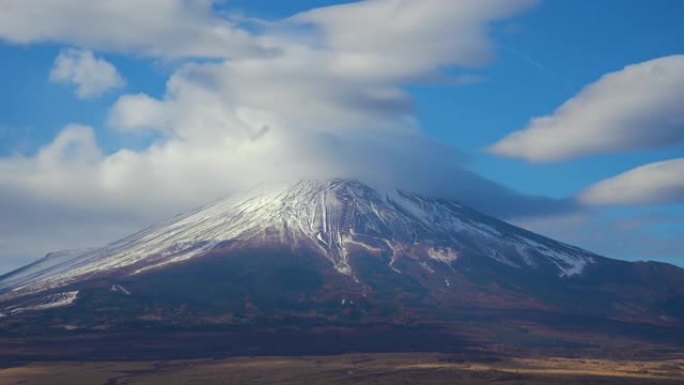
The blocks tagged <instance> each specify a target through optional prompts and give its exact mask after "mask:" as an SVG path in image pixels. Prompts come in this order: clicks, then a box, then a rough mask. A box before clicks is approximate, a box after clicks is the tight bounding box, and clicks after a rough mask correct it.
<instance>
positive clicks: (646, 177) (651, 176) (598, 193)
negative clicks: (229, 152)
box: [580, 158, 684, 205]
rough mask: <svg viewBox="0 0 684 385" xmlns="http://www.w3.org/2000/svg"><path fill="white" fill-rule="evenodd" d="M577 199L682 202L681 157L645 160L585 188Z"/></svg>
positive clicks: (621, 202)
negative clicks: (636, 165) (652, 160)
mask: <svg viewBox="0 0 684 385" xmlns="http://www.w3.org/2000/svg"><path fill="white" fill-rule="evenodd" d="M580 199H581V201H582V202H584V203H587V204H592V205H646V204H662V203H684V158H679V159H672V160H666V161H662V162H657V163H651V164H647V165H645V166H641V167H638V168H635V169H632V170H629V171H627V172H625V173H623V174H620V175H618V176H615V177H613V178H610V179H606V180H604V181H601V182H599V183H597V184H595V185H593V186H591V187H589V188H588V189H587V190H585V191H584V192H583V193H582V194H581V196H580Z"/></svg>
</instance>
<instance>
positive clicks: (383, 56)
mask: <svg viewBox="0 0 684 385" xmlns="http://www.w3.org/2000/svg"><path fill="white" fill-rule="evenodd" d="M536 3H537V1H536V0H509V1H498V0H460V1H443V0H420V1H407V0H369V1H360V2H352V3H346V4H342V5H335V6H330V7H324V8H318V9H314V10H312V11H308V12H304V13H300V14H298V15H295V16H294V17H292V18H291V21H294V22H298V23H311V24H313V25H315V26H316V27H318V28H320V29H321V30H322V32H323V44H324V45H325V46H326V47H328V48H329V49H330V50H331V53H332V55H331V60H330V63H329V65H330V67H331V70H333V71H335V72H337V73H342V74H346V75H348V76H357V77H361V78H367V77H370V78H373V79H378V78H389V79H397V78H407V77H409V78H410V77H414V76H419V75H423V74H425V73H427V72H430V71H434V70H435V69H436V68H439V67H441V66H445V65H459V66H462V67H477V66H480V65H482V64H484V63H486V62H487V61H488V60H489V59H491V56H492V52H491V42H490V40H489V37H488V27H489V23H491V22H493V21H496V20H499V19H504V18H509V17H511V16H514V15H516V14H518V13H520V12H522V11H523V10H525V9H527V8H529V7H531V6H532V5H534V4H536Z"/></svg>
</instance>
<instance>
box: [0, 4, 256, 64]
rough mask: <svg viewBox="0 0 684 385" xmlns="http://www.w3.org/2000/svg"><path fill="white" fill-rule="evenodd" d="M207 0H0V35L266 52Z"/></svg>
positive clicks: (156, 49) (102, 46)
mask: <svg viewBox="0 0 684 385" xmlns="http://www.w3.org/2000/svg"><path fill="white" fill-rule="evenodd" d="M214 3H215V1H212V0H116V1H80V0H32V1H26V0H0V40H5V41H7V42H10V43H17V44H27V43H40V42H55V43H61V44H66V45H70V46H77V47H82V48H89V49H94V50H97V51H116V52H130V53H142V54H144V55H147V56H154V57H164V58H175V57H229V56H238V55H239V56H241V55H247V54H249V55H262V54H268V53H269V48H268V47H265V46H262V45H261V44H260V43H258V42H257V41H256V40H255V39H253V38H252V37H251V36H250V35H249V33H247V32H245V31H243V30H242V29H240V28H239V27H238V26H237V25H236V22H234V21H232V20H230V19H228V18H227V17H222V16H220V15H218V14H217V13H216V12H214V11H213V5H214Z"/></svg>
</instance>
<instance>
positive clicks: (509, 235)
mask: <svg viewBox="0 0 684 385" xmlns="http://www.w3.org/2000/svg"><path fill="white" fill-rule="evenodd" d="M264 245H269V246H270V245H282V246H286V247H308V248H311V249H313V250H315V251H317V252H318V253H319V254H320V255H321V256H322V257H325V258H327V259H328V260H329V261H330V262H331V263H332V265H333V266H334V268H335V269H336V270H337V271H338V272H339V273H341V274H346V275H354V271H353V267H352V265H351V264H350V260H349V253H350V250H359V249H361V250H366V251H367V252H368V253H370V254H373V255H378V256H381V257H386V258H387V260H388V261H389V262H388V263H389V264H390V266H392V265H393V264H394V262H395V261H396V260H397V259H399V258H413V259H417V260H431V261H438V262H441V263H444V264H452V263H453V262H454V261H456V260H458V259H459V258H461V257H463V256H468V257H476V258H489V259H491V260H493V261H496V262H497V263H500V264H502V265H505V266H507V267H509V268H516V269H540V270H541V269H544V270H545V271H553V272H554V274H556V275H557V276H572V275H576V274H580V273H581V272H582V271H583V269H584V267H585V266H587V265H588V264H591V263H594V262H595V260H596V256H594V255H593V254H591V253H588V252H586V251H583V250H580V249H577V248H574V247H571V246H568V245H565V244H562V243H559V242H555V241H552V240H550V239H547V238H544V237H541V236H538V235H535V234H532V233H530V232H528V231H525V230H522V229H519V228H516V227H514V226H511V225H509V224H506V223H504V222H501V221H499V220H496V219H494V218H491V217H488V216H485V215H483V214H480V213H478V212H476V211H474V210H471V209H468V208H466V207H463V206H461V205H459V204H458V203H456V202H453V201H448V200H442V199H433V198H429V197H424V196H421V195H416V194H412V193H408V192H403V191H398V190H383V189H375V188H372V187H370V186H368V185H366V184H363V183H360V182H358V181H350V180H341V179H334V180H329V181H316V180H306V181H300V182H298V183H296V184H294V185H273V186H265V187H260V188H257V189H254V190H251V191H249V192H246V193H244V194H238V195H234V196H231V197H229V198H227V199H225V200H222V201H219V202H217V203H214V204H212V205H208V206H205V207H203V208H201V209H199V210H196V211H194V212H192V213H189V214H186V215H182V216H178V217H176V218H173V219H171V220H169V221H166V222H164V223H162V224H160V225H158V226H155V227H151V228H149V229H146V230H144V231H141V232H139V233H137V234H134V235H132V236H130V237H128V238H125V239H122V240H120V241H118V242H115V243H112V244H110V245H108V246H105V247H103V248H101V249H97V250H90V251H86V252H82V253H73V252H69V253H63V254H59V255H57V256H52V257H46V258H45V259H44V260H41V261H39V262H37V263H34V264H32V265H29V266H27V267H25V268H23V269H20V270H17V271H16V272H13V273H10V274H8V275H6V276H4V277H2V278H0V299H2V297H3V296H4V297H13V296H21V295H24V294H26V293H33V292H36V291H41V290H46V289H52V288H58V287H62V286H65V285H67V284H69V283H71V282H74V281H77V280H80V279H85V278H89V277H93V276H97V275H106V274H126V275H137V274H141V273H144V272H146V271H150V270H156V269H161V268H163V267H164V266H167V265H170V264H175V263H178V262H181V261H187V260H189V259H193V258H199V257H201V256H202V255H205V254H207V253H208V252H210V251H212V250H218V249H222V250H223V249H226V250H229V249H231V248H243V247H259V246H264ZM549 269H551V270H549ZM394 270H395V271H397V273H400V271H398V270H396V269H394Z"/></svg>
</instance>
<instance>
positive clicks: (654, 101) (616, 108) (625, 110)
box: [489, 55, 684, 162]
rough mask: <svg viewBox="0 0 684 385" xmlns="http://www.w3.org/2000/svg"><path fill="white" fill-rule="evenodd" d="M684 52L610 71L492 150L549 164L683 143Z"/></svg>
mask: <svg viewBox="0 0 684 385" xmlns="http://www.w3.org/2000/svg"><path fill="white" fill-rule="evenodd" d="M682 106H684V55H675V56H668V57H663V58H659V59H655V60H651V61H647V62H644V63H639V64H635V65H630V66H627V67H625V68H624V69H623V70H621V71H618V72H613V73H609V74H607V75H605V76H603V77H602V78H601V79H599V80H598V81H597V82H596V83H593V84H591V85H589V86H587V87H586V88H585V89H584V90H582V91H581V92H580V93H579V94H578V95H576V96H575V97H573V98H572V99H570V100H568V101H567V102H565V104H563V105H562V106H561V107H560V108H558V109H557V110H556V111H555V112H554V113H553V114H552V115H549V116H545V117H541V118H535V119H533V120H532V121H530V123H529V124H528V126H527V127H526V128H525V129H524V130H522V131H517V132H514V133H512V134H510V135H509V136H507V137H505V138H504V139H503V140H501V141H500V142H498V143H496V144H494V145H493V146H491V147H490V148H489V150H490V151H491V152H493V153H495V154H498V155H503V156H510V157H519V158H524V159H527V160H530V161H538V162H546V161H555V160H562V159H567V158H573V157H578V156H584V155H592V154H601V153H607V152H614V151H620V150H630V149H648V148H655V147H662V146H667V145H671V144H674V143H681V142H684V108H682Z"/></svg>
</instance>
